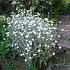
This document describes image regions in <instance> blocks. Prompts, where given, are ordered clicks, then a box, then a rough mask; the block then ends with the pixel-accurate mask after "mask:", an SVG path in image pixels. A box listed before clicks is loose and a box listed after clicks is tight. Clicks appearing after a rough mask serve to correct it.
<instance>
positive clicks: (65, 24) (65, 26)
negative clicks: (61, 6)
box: [58, 15, 70, 48]
mask: <svg viewBox="0 0 70 70" xmlns="http://www.w3.org/2000/svg"><path fill="white" fill-rule="evenodd" d="M59 22H60V23H59V25H58V31H59V33H60V35H61V37H60V38H59V39H58V45H59V46H60V47H66V48H70V15H62V16H61V17H60V20H59Z"/></svg>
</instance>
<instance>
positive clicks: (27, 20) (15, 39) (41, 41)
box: [7, 10, 57, 61]
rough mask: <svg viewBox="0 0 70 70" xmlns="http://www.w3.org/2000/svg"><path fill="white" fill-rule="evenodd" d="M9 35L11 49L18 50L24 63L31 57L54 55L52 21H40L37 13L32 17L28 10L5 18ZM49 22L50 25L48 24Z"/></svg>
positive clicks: (46, 19)
mask: <svg viewBox="0 0 70 70" xmlns="http://www.w3.org/2000/svg"><path fill="white" fill-rule="evenodd" d="M7 22H8V24H9V27H8V29H9V35H10V37H11V38H12V47H14V49H16V50H18V52H19V54H20V56H24V57H25V61H28V60H30V59H32V58H33V57H36V56H38V57H41V56H42V57H43V53H45V54H46V55H45V56H44V57H47V58H48V57H50V56H51V55H54V54H55V53H54V51H53V50H52V47H53V46H55V42H57V41H55V38H56V30H57V28H56V27H55V26H54V25H53V21H52V20H48V18H45V19H42V18H40V17H39V13H37V14H36V15H33V14H32V12H31V11H30V10H27V13H26V14H24V13H20V14H14V13H13V14H12V15H11V18H10V17H9V18H7ZM49 22H50V24H49Z"/></svg>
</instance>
